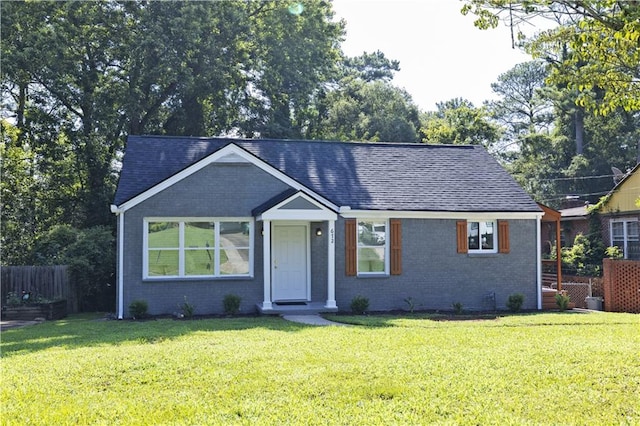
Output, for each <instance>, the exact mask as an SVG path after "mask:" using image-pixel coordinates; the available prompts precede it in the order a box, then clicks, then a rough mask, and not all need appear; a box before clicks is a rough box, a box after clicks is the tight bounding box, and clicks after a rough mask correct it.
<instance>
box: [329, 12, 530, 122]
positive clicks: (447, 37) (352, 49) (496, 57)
mask: <svg viewBox="0 0 640 426" xmlns="http://www.w3.org/2000/svg"><path fill="white" fill-rule="evenodd" d="M463 4H464V3H462V2H461V1H459V0H334V1H333V9H334V11H335V12H336V18H337V19H340V18H342V19H344V20H345V21H346V31H347V34H346V39H345V41H344V42H343V43H342V50H343V51H344V52H345V54H346V55H348V56H359V55H361V54H362V53H363V52H365V51H366V52H370V53H371V52H375V51H376V50H381V51H382V52H383V53H384V54H385V56H386V57H387V58H389V59H395V60H398V61H400V71H399V72H397V73H396V74H395V76H394V79H393V81H392V83H393V84H394V85H396V86H398V87H402V88H404V89H405V90H406V91H407V92H409V94H410V95H411V96H412V98H413V101H414V102H415V103H416V105H418V107H419V108H420V109H421V110H422V111H435V110H436V103H437V102H444V101H447V100H450V99H453V98H457V97H462V98H465V99H467V100H469V101H471V102H472V103H473V104H474V105H475V106H481V105H482V103H483V101H485V100H489V99H496V96H495V94H493V92H492V90H491V83H494V82H496V81H497V79H498V76H499V75H500V74H502V73H504V72H506V71H508V70H510V69H511V68H513V67H514V66H515V65H516V64H518V63H521V62H527V61H530V60H531V57H530V56H529V55H527V54H525V53H523V52H521V51H520V50H518V49H512V48H511V35H510V31H509V29H508V28H507V27H506V26H503V25H501V26H500V27H499V28H496V29H492V30H479V29H477V28H476V27H474V25H473V20H474V17H473V15H471V14H470V15H467V16H463V15H462V14H461V13H460V9H461V8H462V6H463Z"/></svg>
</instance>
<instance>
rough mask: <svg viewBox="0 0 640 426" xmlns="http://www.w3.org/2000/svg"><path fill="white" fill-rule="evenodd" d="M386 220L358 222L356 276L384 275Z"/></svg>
mask: <svg viewBox="0 0 640 426" xmlns="http://www.w3.org/2000/svg"><path fill="white" fill-rule="evenodd" d="M387 225H388V224H387V221H386V220H358V254H357V256H358V274H386V273H387V271H388V257H389V256H388V245H387V228H388V226H387Z"/></svg>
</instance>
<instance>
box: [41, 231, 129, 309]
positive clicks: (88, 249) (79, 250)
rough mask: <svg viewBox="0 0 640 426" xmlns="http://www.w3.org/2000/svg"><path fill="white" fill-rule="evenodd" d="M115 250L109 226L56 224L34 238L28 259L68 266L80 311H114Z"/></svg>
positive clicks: (45, 263)
mask: <svg viewBox="0 0 640 426" xmlns="http://www.w3.org/2000/svg"><path fill="white" fill-rule="evenodd" d="M115 253H116V251H115V239H114V237H113V235H112V234H111V231H110V230H109V229H108V228H106V227H103V226H96V227H93V228H88V229H84V230H78V229H74V228H72V227H70V226H68V225H59V226H55V227H53V228H51V229H50V230H49V231H48V232H47V233H45V234H43V235H42V236H41V237H40V238H38V239H37V240H36V241H35V243H34V248H33V252H32V254H31V256H30V260H31V263H32V264H35V265H68V266H69V272H70V274H71V279H72V281H73V282H74V283H75V288H76V291H77V292H78V297H79V300H80V301H81V309H82V310H83V311H87V310H103V311H113V310H114V306H113V304H114V301H115V262H116V254H115Z"/></svg>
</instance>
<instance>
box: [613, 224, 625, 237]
mask: <svg viewBox="0 0 640 426" xmlns="http://www.w3.org/2000/svg"><path fill="white" fill-rule="evenodd" d="M611 238H612V239H613V240H619V241H622V240H623V239H624V222H612V223H611Z"/></svg>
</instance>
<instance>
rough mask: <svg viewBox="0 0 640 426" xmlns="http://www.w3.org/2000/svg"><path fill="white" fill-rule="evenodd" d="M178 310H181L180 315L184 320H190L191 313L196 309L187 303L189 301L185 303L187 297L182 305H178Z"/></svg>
mask: <svg viewBox="0 0 640 426" xmlns="http://www.w3.org/2000/svg"><path fill="white" fill-rule="evenodd" d="M180 309H182V315H184V316H185V318H191V317H193V313H194V312H195V310H196V307H195V306H194V305H193V304H191V303H189V301H187V296H185V297H184V302H183V303H182V305H180Z"/></svg>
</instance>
